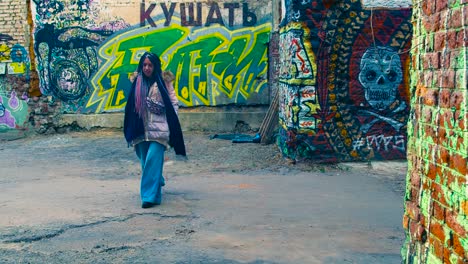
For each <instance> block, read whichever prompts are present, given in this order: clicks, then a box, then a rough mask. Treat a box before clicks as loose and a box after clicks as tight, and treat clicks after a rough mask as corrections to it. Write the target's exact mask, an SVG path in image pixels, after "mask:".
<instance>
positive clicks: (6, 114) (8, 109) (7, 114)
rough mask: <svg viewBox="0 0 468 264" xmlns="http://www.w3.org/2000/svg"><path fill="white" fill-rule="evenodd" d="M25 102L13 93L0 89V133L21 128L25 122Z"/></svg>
mask: <svg viewBox="0 0 468 264" xmlns="http://www.w3.org/2000/svg"><path fill="white" fill-rule="evenodd" d="M27 116H28V105H27V101H25V100H22V99H20V98H19V97H18V96H17V94H16V92H15V91H10V92H7V91H5V90H4V88H1V89H0V131H2V130H7V129H15V128H18V127H21V126H23V125H24V124H25V122H26V121H27Z"/></svg>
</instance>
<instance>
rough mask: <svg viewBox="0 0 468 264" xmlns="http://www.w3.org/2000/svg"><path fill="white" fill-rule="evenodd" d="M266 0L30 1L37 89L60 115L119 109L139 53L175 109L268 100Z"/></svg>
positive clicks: (268, 6) (268, 15) (268, 18)
mask: <svg viewBox="0 0 468 264" xmlns="http://www.w3.org/2000/svg"><path fill="white" fill-rule="evenodd" d="M271 8H272V7H271V1H237V2H236V1H219V2H212V1H203V2H198V1H179V2H166V1H151V2H150V1H144V0H143V1H142V0H126V1H111V0H103V1H91V0H50V1H39V0H33V3H32V8H31V9H32V12H33V17H34V52H35V55H36V58H37V71H38V73H39V79H40V89H41V92H42V93H43V94H44V95H50V96H52V97H53V98H55V99H56V100H59V101H61V102H62V109H61V110H62V111H63V112H65V113H101V112H116V111H123V109H124V106H125V103H126V97H125V94H126V89H128V88H129V85H130V81H129V75H130V74H131V73H132V72H133V71H134V70H135V69H136V66H137V64H138V58H139V56H140V55H141V54H142V53H143V52H144V51H152V52H155V53H156V54H158V55H160V57H161V59H162V62H163V68H164V69H165V70H171V71H172V72H173V73H175V74H176V79H175V81H174V86H175V90H176V93H177V96H178V98H179V100H180V102H181V105H182V106H185V107H193V106H219V105H229V104H236V105H257V104H268V103H269V89H268V83H267V82H268V43H269V38H270V31H271V28H272V26H271V22H272V21H271V19H272V18H271Z"/></svg>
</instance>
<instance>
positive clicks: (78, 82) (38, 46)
mask: <svg viewBox="0 0 468 264" xmlns="http://www.w3.org/2000/svg"><path fill="white" fill-rule="evenodd" d="M34 4H35V5H34V6H33V8H34V11H35V17H34V18H35V28H36V30H35V32H34V52H35V54H36V58H37V71H38V74H39V88H40V90H41V92H42V94H44V95H49V96H53V97H54V98H58V99H59V100H61V101H63V102H64V104H63V108H64V109H63V111H65V112H67V111H70V112H75V111H80V110H81V109H82V106H83V105H84V104H85V103H84V102H85V101H86V100H87V99H88V98H89V95H90V88H89V84H88V80H89V78H90V77H91V76H92V75H93V74H94V73H95V72H96V71H97V69H98V68H99V62H98V58H97V55H96V49H97V47H98V46H99V45H100V43H102V42H104V40H105V39H106V38H107V37H109V36H110V35H111V34H113V32H115V31H116V30H121V29H123V28H126V27H128V25H127V24H125V23H124V22H122V21H121V20H115V21H105V22H100V21H101V20H99V10H100V9H99V7H98V3H96V2H93V1H90V0H70V1H59V0H49V1H39V0H34Z"/></svg>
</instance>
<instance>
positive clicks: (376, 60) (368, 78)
mask: <svg viewBox="0 0 468 264" xmlns="http://www.w3.org/2000/svg"><path fill="white" fill-rule="evenodd" d="M402 79H403V72H402V69H401V62H400V57H399V55H398V53H397V52H395V51H394V50H393V49H391V48H389V47H382V46H377V47H370V48H368V49H367V50H366V52H365V53H364V55H363V56H362V59H361V65H360V73H359V82H360V83H361V84H362V86H363V87H364V93H365V98H366V100H367V102H368V103H369V104H370V105H371V106H372V107H374V108H376V109H378V110H379V111H383V110H386V109H388V107H389V106H390V105H391V104H392V103H393V102H394V101H395V100H396V96H397V92H398V86H399V85H400V83H401V81H402Z"/></svg>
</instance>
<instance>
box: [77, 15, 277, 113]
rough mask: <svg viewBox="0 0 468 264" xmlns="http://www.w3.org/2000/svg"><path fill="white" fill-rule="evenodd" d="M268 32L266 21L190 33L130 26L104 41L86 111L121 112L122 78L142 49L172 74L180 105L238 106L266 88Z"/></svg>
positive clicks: (124, 85)
mask: <svg viewBox="0 0 468 264" xmlns="http://www.w3.org/2000/svg"><path fill="white" fill-rule="evenodd" d="M174 20H175V19H172V21H174ZM155 23H158V22H155ZM270 30H271V26H270V24H268V23H267V24H263V25H260V26H257V27H250V28H241V29H237V30H228V29H227V28H225V27H222V26H211V27H208V28H200V29H197V30H196V31H191V30H190V29H189V28H187V27H182V26H181V25H180V23H179V24H176V23H174V24H172V25H171V26H168V27H165V28H157V27H149V26H147V27H141V28H136V29H133V30H129V31H127V32H125V33H122V34H120V35H117V36H115V37H114V38H110V39H108V40H107V42H106V43H104V44H102V46H101V47H100V49H99V56H100V60H101V61H102V62H103V63H102V66H101V67H100V69H99V71H98V72H97V73H96V74H95V75H94V76H93V78H92V80H91V85H92V86H93V88H94V92H93V94H92V96H91V98H90V100H89V101H88V103H87V105H86V110H87V111H92V112H102V111H118V110H122V109H123V107H124V105H125V103H126V98H125V92H126V91H125V89H128V87H129V84H130V83H129V82H130V81H129V79H128V76H129V74H131V73H132V72H133V71H134V70H135V68H136V66H137V64H138V57H139V56H140V55H141V54H142V53H143V52H144V51H151V52H154V53H156V54H159V55H160V57H161V59H162V62H163V68H164V69H165V70H170V71H172V72H174V73H176V79H175V80H174V87H175V90H176V94H177V96H178V98H179V100H180V102H181V104H182V105H183V106H197V105H212V106H214V105H220V104H229V103H243V102H245V101H246V100H247V99H248V98H249V97H250V96H252V95H253V94H259V93H261V92H262V91H264V90H265V88H266V87H267V76H266V73H267V70H268V65H267V64H268V63H267V61H268V58H267V45H266V43H268V41H269V34H270ZM161 39H164V40H165V41H161ZM155 43H157V45H155Z"/></svg>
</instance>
